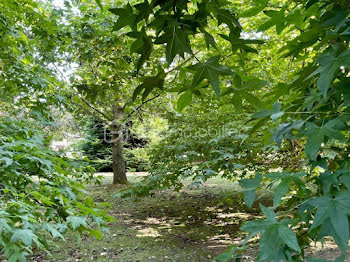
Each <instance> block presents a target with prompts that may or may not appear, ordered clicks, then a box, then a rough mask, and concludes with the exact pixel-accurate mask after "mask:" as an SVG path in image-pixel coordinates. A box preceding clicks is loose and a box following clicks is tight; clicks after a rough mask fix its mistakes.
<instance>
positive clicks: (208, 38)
mask: <svg viewBox="0 0 350 262" xmlns="http://www.w3.org/2000/svg"><path fill="white" fill-rule="evenodd" d="M203 33H204V40H205V43H206V45H207V48H209V46H212V47H214V48H215V49H218V48H217V46H216V43H215V39H214V37H213V36H212V35H211V34H209V33H208V32H207V31H205V30H203Z"/></svg>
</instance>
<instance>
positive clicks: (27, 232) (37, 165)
mask: <svg viewBox="0 0 350 262" xmlns="http://www.w3.org/2000/svg"><path fill="white" fill-rule="evenodd" d="M84 171H86V170H83V168H82V167H80V168H76V165H75V163H74V162H71V161H67V160H65V159H64V158H62V157H61V156H59V155H58V154H57V153H56V152H54V151H52V150H50V149H49V147H48V140H47V139H46V138H45V134H44V133H43V131H42V130H40V129H39V128H36V127H35V123H30V122H28V121H21V120H16V119H12V118H11V119H7V118H3V119H0V246H1V248H2V253H3V254H4V256H5V257H6V258H7V259H8V260H9V261H25V260H26V258H25V257H26V256H27V255H29V254H31V253H32V252H33V250H34V249H47V248H48V240H47V234H48V233H49V234H50V235H51V236H52V237H53V238H61V239H64V233H66V232H67V231H69V230H74V231H77V232H78V233H79V234H81V233H83V232H88V233H89V235H94V236H95V237H97V238H101V231H100V230H106V227H105V223H106V222H107V221H111V220H112V218H111V217H109V216H108V215H106V214H105V213H104V212H102V211H101V210H99V209H98V206H97V205H96V204H94V203H93V200H92V199H91V198H89V197H87V195H86V191H85V189H84V186H83V182H93V181H94V178H93V174H92V173H84Z"/></svg>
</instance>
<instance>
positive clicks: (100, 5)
mask: <svg viewBox="0 0 350 262" xmlns="http://www.w3.org/2000/svg"><path fill="white" fill-rule="evenodd" d="M95 1H96V4H97V5H98V7H99V8H100V9H101V10H102V11H103V6H102V4H101V0H95Z"/></svg>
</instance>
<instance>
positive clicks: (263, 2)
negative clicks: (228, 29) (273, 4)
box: [239, 0, 269, 17]
mask: <svg viewBox="0 0 350 262" xmlns="http://www.w3.org/2000/svg"><path fill="white" fill-rule="evenodd" d="M254 2H255V4H256V6H254V7H252V8H250V9H248V10H246V11H244V12H243V13H242V14H240V15H239V17H252V16H255V15H257V14H259V13H260V12H261V11H263V10H264V9H265V7H266V6H267V3H268V2H269V0H258V1H254Z"/></svg>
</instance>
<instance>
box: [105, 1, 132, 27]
mask: <svg viewBox="0 0 350 262" xmlns="http://www.w3.org/2000/svg"><path fill="white" fill-rule="evenodd" d="M109 11H110V12H112V13H113V14H115V15H117V16H119V18H118V20H117V22H116V23H115V24H114V26H113V30H115V31H118V30H119V29H121V28H123V27H125V26H128V25H129V26H131V27H134V25H135V21H136V17H137V16H136V15H135V14H134V13H133V12H134V11H133V8H132V6H131V5H130V4H129V3H128V4H127V5H126V6H125V7H124V8H110V9H109Z"/></svg>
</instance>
